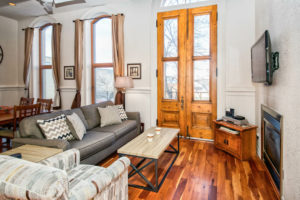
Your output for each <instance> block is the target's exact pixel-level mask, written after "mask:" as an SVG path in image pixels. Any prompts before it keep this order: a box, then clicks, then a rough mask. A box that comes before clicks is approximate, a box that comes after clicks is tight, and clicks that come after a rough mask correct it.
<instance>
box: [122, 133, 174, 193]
mask: <svg viewBox="0 0 300 200" xmlns="http://www.w3.org/2000/svg"><path fill="white" fill-rule="evenodd" d="M179 140H180V138H179V135H178V137H177V143H178V144H177V149H175V148H174V147H173V146H172V145H171V144H170V145H169V146H170V147H171V148H172V149H173V150H174V151H169V150H166V151H165V152H168V153H173V154H176V155H175V158H174V159H173V160H172V163H171V164H170V166H169V167H168V169H167V171H166V173H165V174H164V176H163V178H162V179H161V181H160V182H159V181H158V159H150V161H149V162H148V163H146V164H145V165H144V166H142V167H140V165H141V164H142V163H143V162H144V161H145V160H146V159H148V158H144V157H139V156H134V157H139V158H142V160H141V161H140V162H139V163H138V164H137V166H134V165H133V164H132V163H130V166H131V167H132V170H131V171H130V173H129V176H128V178H130V177H132V176H134V175H135V174H136V173H137V174H139V175H140V176H141V177H142V178H143V179H144V181H145V182H146V183H147V184H148V185H149V186H150V187H144V186H141V185H135V184H128V186H131V187H136V188H140V189H145V190H149V191H153V192H158V191H159V189H160V187H161V186H162V184H163V183H164V181H165V179H166V177H167V175H168V174H169V172H170V170H171V168H172V166H173V164H174V163H175V161H176V159H177V157H178V155H179V150H180V144H179ZM122 156H125V154H119V157H122ZM128 156H130V155H128ZM153 162H155V186H154V185H153V184H152V183H151V182H150V181H149V180H148V179H147V178H146V177H145V176H144V175H143V174H142V173H141V170H143V169H144V168H146V167H147V166H149V165H150V164H151V163H153ZM139 167H140V168H139Z"/></svg>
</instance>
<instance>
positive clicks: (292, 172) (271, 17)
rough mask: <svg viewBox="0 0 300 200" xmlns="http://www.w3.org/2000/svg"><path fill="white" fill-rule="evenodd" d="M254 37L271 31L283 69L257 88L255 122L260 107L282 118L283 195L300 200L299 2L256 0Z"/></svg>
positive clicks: (258, 116)
mask: <svg viewBox="0 0 300 200" xmlns="http://www.w3.org/2000/svg"><path fill="white" fill-rule="evenodd" d="M255 3H256V5H255V8H256V12H255V17H256V20H255V22H256V23H255V24H256V29H255V35H256V38H257V39H258V38H259V36H261V35H262V33H263V32H264V31H265V30H269V33H270V36H271V40H272V49H273V51H278V52H279V53H280V58H279V63H280V68H279V70H278V71H276V72H275V74H274V79H273V85H272V86H264V85H263V84H257V85H256V89H257V92H256V121H257V124H259V125H260V106H261V104H265V105H267V106H269V107H271V108H273V109H274V110H276V111H277V112H279V113H280V114H282V115H283V170H284V180H283V195H284V199H286V200H294V199H295V200H296V199H300V173H299V166H300V139H299V136H300V135H299V130H300V122H299V113H300V107H299V102H300V92H299V80H300V79H299V77H300V68H299V55H300V45H299V38H300V23H299V19H300V12H299V10H300V2H299V1H298V0H290V1H285V0H256V2H255Z"/></svg>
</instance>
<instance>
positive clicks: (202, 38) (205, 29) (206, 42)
mask: <svg viewBox="0 0 300 200" xmlns="http://www.w3.org/2000/svg"><path fill="white" fill-rule="evenodd" d="M209 51H210V15H198V16H195V17H194V56H208V55H209V54H210V53H209Z"/></svg>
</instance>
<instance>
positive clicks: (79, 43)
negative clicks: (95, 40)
mask: <svg viewBox="0 0 300 200" xmlns="http://www.w3.org/2000/svg"><path fill="white" fill-rule="evenodd" d="M83 24H84V21H82V20H79V19H77V20H75V54H74V55H75V78H76V95H75V98H74V100H73V103H72V107H71V108H72V109H73V108H79V107H80V106H81V93H80V91H81V82H82V69H83Z"/></svg>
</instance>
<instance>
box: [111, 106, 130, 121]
mask: <svg viewBox="0 0 300 200" xmlns="http://www.w3.org/2000/svg"><path fill="white" fill-rule="evenodd" d="M107 107H115V108H117V109H118V111H119V114H120V118H121V120H122V121H124V120H127V119H128V117H127V115H126V112H125V110H124V108H123V105H122V104H120V105H115V106H107Z"/></svg>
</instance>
